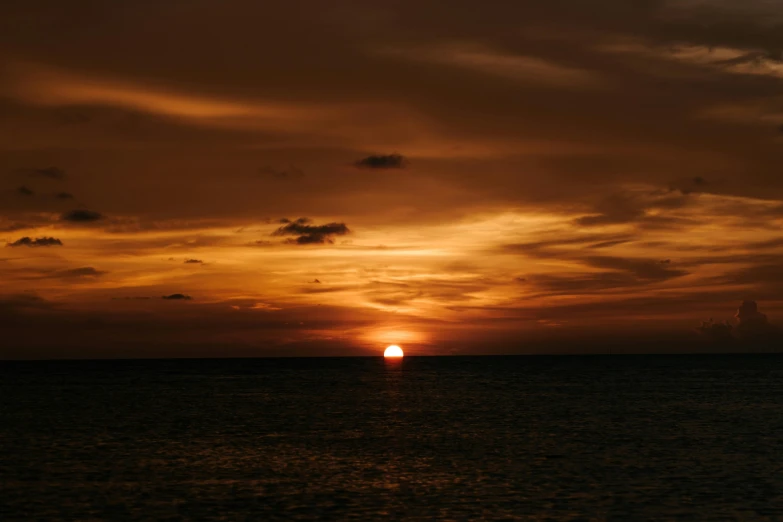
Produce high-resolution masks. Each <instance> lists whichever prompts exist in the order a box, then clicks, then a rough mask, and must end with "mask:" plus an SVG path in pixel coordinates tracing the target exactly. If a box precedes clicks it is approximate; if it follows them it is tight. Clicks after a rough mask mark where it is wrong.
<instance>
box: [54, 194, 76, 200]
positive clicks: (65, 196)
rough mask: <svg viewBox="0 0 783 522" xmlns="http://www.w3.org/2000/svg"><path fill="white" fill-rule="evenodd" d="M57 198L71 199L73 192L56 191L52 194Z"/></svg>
mask: <svg viewBox="0 0 783 522" xmlns="http://www.w3.org/2000/svg"><path fill="white" fill-rule="evenodd" d="M54 197H56V198H57V199H73V194H71V193H70V192H58V193H57V194H55V195H54Z"/></svg>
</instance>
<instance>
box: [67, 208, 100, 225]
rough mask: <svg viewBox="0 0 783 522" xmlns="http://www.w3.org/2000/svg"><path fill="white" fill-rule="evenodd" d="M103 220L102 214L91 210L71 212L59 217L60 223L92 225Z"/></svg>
mask: <svg viewBox="0 0 783 522" xmlns="http://www.w3.org/2000/svg"><path fill="white" fill-rule="evenodd" d="M103 218H104V216H103V214H101V213H99V212H94V211H92V210H71V211H70V212H66V213H64V214H63V215H62V216H60V220H61V221H68V222H71V223H94V222H95V221H100V220H101V219H103Z"/></svg>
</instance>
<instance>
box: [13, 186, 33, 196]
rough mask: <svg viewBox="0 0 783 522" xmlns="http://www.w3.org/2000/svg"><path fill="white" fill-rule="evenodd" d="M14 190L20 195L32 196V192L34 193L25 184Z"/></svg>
mask: <svg viewBox="0 0 783 522" xmlns="http://www.w3.org/2000/svg"><path fill="white" fill-rule="evenodd" d="M16 191H17V192H18V193H19V194H21V195H22V196H32V195H33V194H35V192H33V190H32V189H30V188H28V187H27V186H26V185H22V186H21V187H19V188H18V189H16Z"/></svg>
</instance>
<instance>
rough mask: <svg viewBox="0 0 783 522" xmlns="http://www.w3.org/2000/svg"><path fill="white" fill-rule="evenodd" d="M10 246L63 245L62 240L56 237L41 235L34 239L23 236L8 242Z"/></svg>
mask: <svg viewBox="0 0 783 522" xmlns="http://www.w3.org/2000/svg"><path fill="white" fill-rule="evenodd" d="M6 246H9V247H20V246H26V247H50V246H63V243H62V241H60V240H59V239H57V238H54V237H39V238H38V239H32V238H30V237H27V236H25V237H23V238H20V239H17V240H16V241H14V242H13V243H8V244H7V245H6Z"/></svg>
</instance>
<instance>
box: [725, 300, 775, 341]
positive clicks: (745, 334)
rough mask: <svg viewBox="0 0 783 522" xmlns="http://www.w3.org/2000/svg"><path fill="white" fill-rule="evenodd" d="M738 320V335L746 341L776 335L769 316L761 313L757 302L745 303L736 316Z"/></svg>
mask: <svg viewBox="0 0 783 522" xmlns="http://www.w3.org/2000/svg"><path fill="white" fill-rule="evenodd" d="M734 317H735V319H737V334H738V335H739V337H740V338H741V339H744V340H755V339H759V338H764V337H767V336H769V335H771V334H773V333H774V328H773V327H772V325H770V324H769V320H768V319H767V315H766V314H763V313H761V312H759V309H758V304H757V303H756V301H743V302H742V304H741V305H740V306H739V308H738V309H737V313H736V314H735V315H734Z"/></svg>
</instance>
